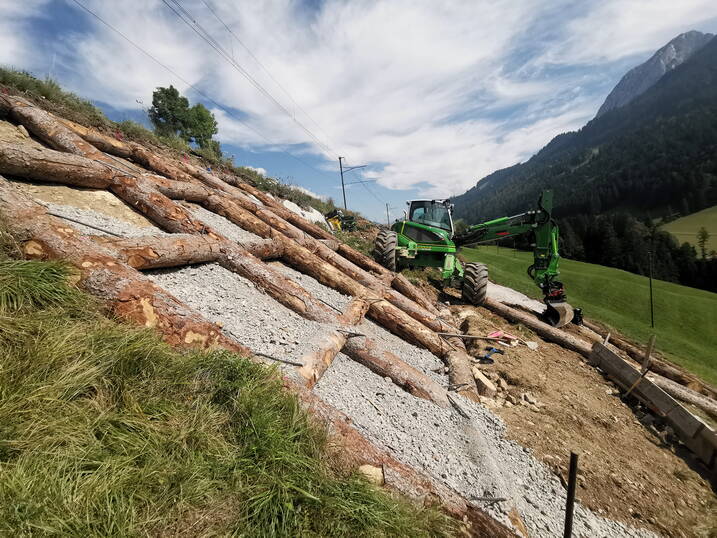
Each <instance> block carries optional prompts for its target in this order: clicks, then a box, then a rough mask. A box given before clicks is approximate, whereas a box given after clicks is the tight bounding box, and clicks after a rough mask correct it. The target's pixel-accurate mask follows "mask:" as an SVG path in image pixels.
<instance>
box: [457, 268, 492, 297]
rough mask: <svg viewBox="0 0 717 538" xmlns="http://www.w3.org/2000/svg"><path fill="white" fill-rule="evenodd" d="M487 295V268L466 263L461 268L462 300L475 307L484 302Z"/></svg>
mask: <svg viewBox="0 0 717 538" xmlns="http://www.w3.org/2000/svg"><path fill="white" fill-rule="evenodd" d="M487 293H488V267H486V266H485V265H483V264H482V263H467V264H466V265H465V267H464V268H463V287H462V288H461V296H462V297H463V300H464V301H465V302H467V303H470V304H472V305H475V306H480V305H482V304H483V301H485V298H486V295H487Z"/></svg>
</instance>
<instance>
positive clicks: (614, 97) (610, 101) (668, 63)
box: [595, 30, 714, 118]
mask: <svg viewBox="0 0 717 538" xmlns="http://www.w3.org/2000/svg"><path fill="white" fill-rule="evenodd" d="M713 37H714V34H704V33H702V32H698V31H696V30H690V31H689V32H685V33H683V34H680V35H678V36H677V37H675V38H674V39H673V40H672V41H670V42H669V43H667V45H665V46H664V47H662V48H661V49H659V50H658V51H657V52H655V54H653V55H652V57H651V58H650V59H649V60H647V61H646V62H645V63H643V64H640V65H638V66H637V67H634V68H633V69H631V70H630V71H628V72H627V73H626V74H625V76H624V77H622V79H620V82H618V83H617V86H615V87H614V88H613V90H612V91H611V92H610V94H609V95H608V96H607V98H606V99H605V102H604V103H603V104H602V106H601V107H600V110H598V113H597V115H596V116H595V117H596V118H599V117H600V116H602V115H603V114H605V113H606V112H609V111H610V110H613V109H615V108H619V107H621V106H625V105H626V104H628V103H629V102H630V101H632V100H633V99H635V97H637V96H638V95H641V94H642V93H644V92H645V91H646V90H647V89H649V88H650V87H651V86H652V85H653V84H655V83H656V82H657V81H658V80H660V78H662V76H663V75H664V74H665V73H667V72H668V71H672V70H673V69H674V68H675V67H677V66H678V65H680V64H682V63H683V62H684V61H685V60H687V59H688V58H689V57H690V56H692V55H693V54H694V53H695V52H696V51H698V50H699V49H701V48H702V47H704V46H705V45H706V44H707V43H708V42H709V41H710V40H711V39H712V38H713Z"/></svg>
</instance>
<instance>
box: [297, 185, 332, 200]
mask: <svg viewBox="0 0 717 538" xmlns="http://www.w3.org/2000/svg"><path fill="white" fill-rule="evenodd" d="M294 188H295V189H296V190H297V191H301V192H303V193H304V194H308V195H309V196H313V197H314V198H317V199H319V200H323V201H326V200H327V199H328V196H324V195H323V194H317V193H315V192H314V191H312V190H309V189H307V188H305V187H299V186H294Z"/></svg>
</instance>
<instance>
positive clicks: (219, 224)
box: [182, 202, 260, 242]
mask: <svg viewBox="0 0 717 538" xmlns="http://www.w3.org/2000/svg"><path fill="white" fill-rule="evenodd" d="M182 205H184V206H185V207H186V208H187V209H189V211H191V212H192V216H194V218H196V219H197V220H200V221H201V222H202V223H204V225H205V226H209V227H210V228H214V229H215V230H216V231H218V232H219V233H220V234H222V235H223V236H225V237H227V238H228V239H231V240H232V241H239V242H241V241H253V240H256V239H260V237H259V236H258V235H255V234H253V233H251V232H247V231H246V230H244V229H243V228H240V227H239V226H237V225H236V224H234V223H233V222H231V221H230V220H227V219H226V218H224V217H222V216H221V215H217V214H216V213H213V212H212V211H209V210H208V209H204V208H203V207H202V206H200V205H197V204H192V203H190V202H184V203H183V204H182Z"/></svg>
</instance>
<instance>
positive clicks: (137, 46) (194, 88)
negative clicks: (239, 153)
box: [72, 0, 324, 174]
mask: <svg viewBox="0 0 717 538" xmlns="http://www.w3.org/2000/svg"><path fill="white" fill-rule="evenodd" d="M72 1H73V2H74V3H75V4H77V5H78V6H79V7H80V8H81V9H83V10H84V11H86V12H87V13H89V14H90V15H92V16H93V17H94V18H96V19H97V20H98V21H100V22H101V23H102V24H104V25H105V26H107V27H108V28H109V29H110V30H112V31H113V32H115V33H116V34H117V35H119V36H120V37H122V39H124V40H125V41H127V42H128V43H129V44H130V45H132V46H133V47H134V48H136V49H137V50H139V51H140V52H141V53H142V54H144V55H145V56H147V57H148V58H150V59H151V60H152V61H154V62H155V63H156V64H158V65H159V66H161V67H162V68H164V69H165V70H167V71H168V72H170V73H171V74H172V75H174V76H175V77H176V78H177V79H179V80H180V81H182V82H183V83H184V84H186V85H187V86H188V87H190V88H191V89H192V90H194V91H195V92H196V93H198V94H199V95H201V96H202V97H203V98H204V99H206V100H207V101H209V102H210V103H212V104H213V105H215V106H216V107H217V108H220V109H221V110H223V111H224V112H225V113H226V114H227V115H229V116H231V117H232V118H233V119H235V120H236V121H238V122H239V123H241V124H242V125H244V126H245V127H246V128H247V129H249V130H251V131H252V132H254V133H255V134H257V135H258V136H260V137H261V138H262V139H264V140H266V142H267V143H268V144H269V145H270V146H273V147H279V144H277V143H276V142H273V141H271V140H270V139H269V138H267V137H266V136H265V135H264V134H262V133H261V132H260V131H258V130H257V129H256V128H255V127H253V126H251V125H249V124H248V123H246V122H245V121H244V120H242V119H241V118H240V117H239V116H237V115H236V114H235V113H234V112H233V111H232V110H230V109H228V108H227V107H225V106H224V105H221V104H220V103H218V102H217V101H215V100H214V99H212V98H211V97H210V96H209V95H207V94H206V93H204V92H203V91H202V90H200V89H199V88H197V87H196V86H195V85H194V84H191V83H190V82H188V81H187V80H186V79H184V78H183V77H182V76H181V75H179V74H178V73H177V72H176V71H174V70H173V69H172V68H171V67H168V66H167V65H165V64H164V63H162V62H161V61H160V60H158V59H157V58H155V57H154V56H153V55H152V54H150V53H149V52H147V51H146V50H145V49H143V48H142V47H140V46H139V45H138V44H137V43H135V42H134V41H132V40H131V39H130V38H129V37H127V36H126V35H125V34H123V33H122V32H121V31H120V30H118V29H117V28H115V27H114V26H112V25H111V24H110V23H109V22H107V21H105V20H104V19H103V18H102V17H100V16H99V15H97V13H95V12H94V11H92V10H91V9H89V8H88V7H87V6H85V5H84V4H82V2H80V1H79V0H72ZM278 151H280V152H281V153H284V154H286V155H288V156H289V157H291V158H292V159H294V160H296V161H298V162H300V163H301V164H303V165H304V166H306V167H307V168H310V169H311V170H313V171H314V172H317V173H319V174H323V173H324V172H322V171H320V170H318V169H316V168H315V167H313V166H311V165H310V164H309V163H307V162H306V161H304V160H303V159H301V158H299V157H297V156H296V155H294V154H292V153H289V152H288V151H285V150H278Z"/></svg>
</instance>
